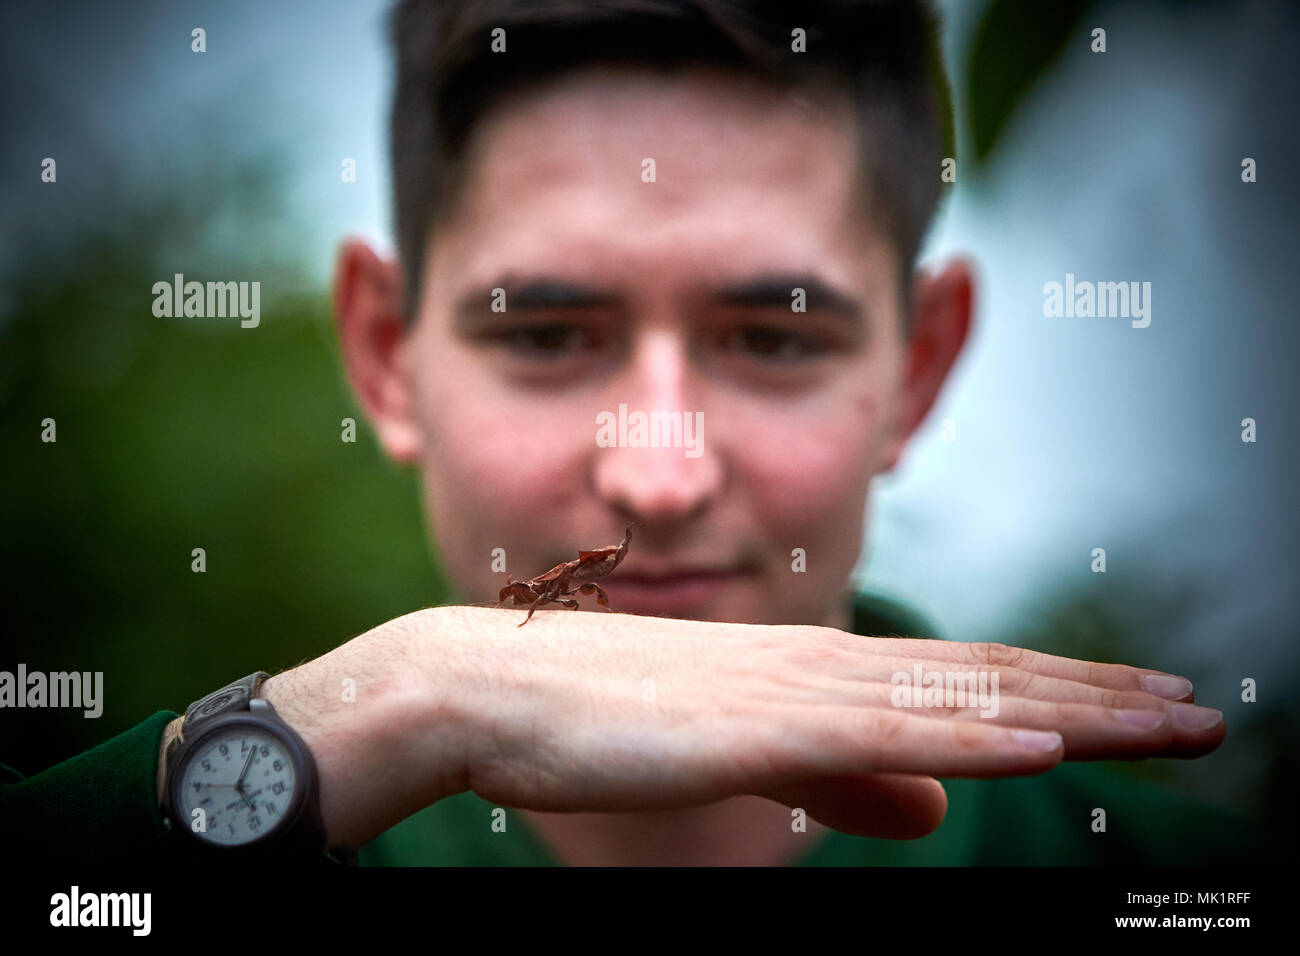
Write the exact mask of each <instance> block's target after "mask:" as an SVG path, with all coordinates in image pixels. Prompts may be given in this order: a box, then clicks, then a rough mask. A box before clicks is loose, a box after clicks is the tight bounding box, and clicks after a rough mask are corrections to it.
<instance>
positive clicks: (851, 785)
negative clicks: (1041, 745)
mask: <svg viewBox="0 0 1300 956" xmlns="http://www.w3.org/2000/svg"><path fill="white" fill-rule="evenodd" d="M756 796H759V797H763V798H765V799H768V800H775V801H776V802H777V803H783V804H785V805H786V806H787V807H791V808H802V809H803V810H805V811H807V813H808V815H809V816H810V817H812V818H813V819H814V820H816V821H817V822H818V823H822V824H825V825H826V826H828V827H830V828H831V829H832V830H838V831H840V832H841V833H848V834H851V835H853V836H864V837H880V838H882V839H887V840H915V839H917V838H918V837H923V836H925V835H926V834H928V833H933V832H934V831H935V830H936V829H937V828H938V826H939V824H940V823H942V822H943V818H944V815H945V814H947V812H948V794H947V793H945V792H944V789H943V784H941V783H940V782H939V781H938V780H936V779H935V778H934V777H926V776H919V775H916V774H905V773H876V774H871V775H869V776H865V777H814V778H811V779H809V780H800V781H797V782H795V783H788V784H783V785H781V786H779V787H772V788H769V789H767V790H764V791H762V792H761V793H758V794H756Z"/></svg>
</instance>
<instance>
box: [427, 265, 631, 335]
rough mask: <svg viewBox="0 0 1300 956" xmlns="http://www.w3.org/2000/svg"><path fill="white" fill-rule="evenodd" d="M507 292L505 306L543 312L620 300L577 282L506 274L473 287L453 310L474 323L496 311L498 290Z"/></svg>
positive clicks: (462, 319) (460, 318)
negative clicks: (495, 301)
mask: <svg viewBox="0 0 1300 956" xmlns="http://www.w3.org/2000/svg"><path fill="white" fill-rule="evenodd" d="M497 289H501V290H503V291H504V292H505V308H506V312H507V313H509V312H510V311H512V310H515V309H520V310H524V309H527V310H530V311H541V310H546V309H557V310H562V309H592V308H608V307H611V306H613V305H616V304H617V303H618V296H617V295H615V294H614V293H612V292H608V291H602V290H599V289H595V288H592V287H590V286H585V285H581V284H579V283H576V282H568V281H565V280H561V279H545V278H534V279H525V280H519V279H515V278H512V277H509V276H502V277H501V278H500V279H498V280H496V281H495V282H492V283H489V284H487V285H483V286H478V287H476V288H473V289H470V290H469V291H468V292H466V293H465V294H464V295H462V296H461V297H460V298H459V299H457V300H456V305H455V307H454V308H453V310H452V315H453V316H454V317H455V319H456V321H457V322H458V323H459V324H461V325H464V326H472V325H475V324H477V323H478V322H480V321H482V320H483V319H484V318H485V316H490V315H491V314H492V309H491V306H492V302H493V300H494V298H495V296H496V290H497Z"/></svg>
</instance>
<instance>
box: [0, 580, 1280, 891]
mask: <svg viewBox="0 0 1300 956" xmlns="http://www.w3.org/2000/svg"><path fill="white" fill-rule="evenodd" d="M854 631H855V632H856V633H859V634H863V635H891V634H906V635H913V636H916V635H928V634H930V633H932V632H931V631H930V629H929V628H928V627H927V626H926V624H925V622H924V621H922V620H920V619H919V618H917V617H916V616H915V615H913V614H911V613H910V612H909V611H907V610H906V609H905V608H902V607H900V606H899V605H896V604H893V603H892V602H888V601H885V600H883V599H880V598H873V597H867V596H862V597H859V598H858V599H857V602H856V603H855V606H854ZM177 716H178V715H177V714H176V713H174V712H172V711H167V710H161V711H158V712H157V713H155V714H153V715H152V716H150V717H148V718H147V719H145V720H144V721H142V722H141V723H140V724H138V725H136V726H135V727H133V728H131V729H130V730H127V731H125V732H123V733H121V734H119V735H118V736H116V737H113V738H112V739H110V740H107V741H105V742H104V743H102V744H100V745H98V746H96V747H93V748H91V749H90V750H88V751H86V752H85V753H81V754H78V755H77V756H75V757H72V758H70V759H68V760H65V761H63V762H62V763H59V764H56V765H55V766H53V767H50V768H49V769H47V770H45V771H42V772H41V773H38V774H36V775H35V776H33V777H30V778H24V777H23V775H22V774H20V773H18V772H17V771H16V770H13V769H12V768H10V767H8V766H6V765H4V764H0V841H2V842H0V845H3V846H4V847H5V848H6V850H12V851H14V855H13V856H12V857H11V859H18V858H22V857H25V858H27V859H30V860H32V861H33V862H57V861H70V860H81V861H102V862H105V863H130V864H136V865H158V866H164V865H168V864H171V863H175V862H179V861H180V858H179V857H178V856H177V850H176V847H175V844H174V842H173V841H172V840H170V839H169V838H168V835H167V833H166V830H165V829H164V828H163V825H162V817H161V813H160V811H159V808H158V805H157V797H156V790H155V776H156V773H157V764H158V753H159V748H160V746H161V744H162V734H163V731H164V729H165V728H166V726H167V724H168V723H170V722H171V721H172V720H173V719H174V718H176V717H177ZM943 783H944V787H945V789H946V790H947V792H948V813H947V816H946V817H945V818H944V821H943V823H942V824H941V825H940V826H939V828H938V829H937V830H936V831H934V832H933V833H931V834H930V835H929V836H926V837H923V838H921V839H919V840H881V839H872V838H866V837H857V836H849V835H847V834H844V833H839V832H835V831H831V832H829V833H825V834H822V835H813V834H809V848H808V851H807V852H806V853H805V854H804V856H803V857H801V858H800V859H799V860H798V861H797V863H796V865H799V866H865V865H884V866H910V865H940V866H967V865H975V866H981V865H983V866H988V865H992V866H998V865H1026V866H1040V865H1048V866H1051V865H1081V864H1082V865H1087V864H1115V865H1143V864H1158V865H1179V864H1184V865H1187V864H1191V865H1195V864H1250V863H1275V862H1280V856H1279V854H1278V852H1277V851H1276V849H1275V848H1276V847H1277V846H1278V845H1279V841H1277V840H1276V839H1275V838H1274V836H1273V835H1272V834H1270V833H1268V832H1267V831H1264V830H1263V829H1262V828H1260V827H1258V826H1255V825H1252V824H1251V823H1250V822H1249V821H1247V820H1245V819H1243V818H1241V817H1239V816H1237V815H1235V814H1233V813H1230V812H1227V811H1224V810H1220V809H1216V808H1214V807H1211V806H1207V805H1205V804H1203V803H1200V802H1198V801H1196V800H1193V799H1190V798H1188V797H1186V796H1184V795H1181V794H1179V793H1175V792H1173V791H1170V790H1168V789H1165V788H1161V787H1157V786H1155V785H1152V784H1149V783H1146V782H1144V781H1140V780H1136V779H1133V778H1130V777H1126V776H1124V775H1123V774H1121V773H1120V772H1118V771H1117V770H1116V769H1115V768H1113V767H1111V766H1109V765H1107V764H1103V763H1062V764H1060V765H1059V766H1057V767H1055V768H1054V769H1052V770H1050V771H1048V772H1047V773H1045V774H1040V775H1038V776H1035V777H1008V778H1000V779H992V780H984V779H981V780H970V779H956V778H954V779H945V780H944V781H943ZM1098 807H1100V808H1102V809H1104V810H1105V811H1106V832H1104V833H1096V832H1093V829H1092V821H1093V816H1094V814H1093V811H1094V809H1095V808H1098ZM494 809H495V807H494V805H493V804H491V803H489V802H488V801H486V800H483V799H482V798H481V797H479V796H478V795H477V794H475V793H473V792H467V793H462V794H459V795H457V796H454V797H448V798H446V799H444V800H440V801H438V802H437V803H436V804H434V805H433V806H430V807H426V808H424V809H423V810H421V811H419V812H417V813H414V814H412V815H411V816H410V817H407V818H406V819H405V820H403V821H402V822H401V823H399V824H397V825H396V826H394V827H391V828H390V829H388V830H387V831H385V832H384V833H382V834H380V835H379V836H378V837H376V838H375V839H374V840H372V841H371V842H370V843H368V844H367V845H366V846H364V847H363V848H362V849H361V852H360V855H359V859H360V863H361V865H362V866H409V865H447V866H462V865H471V866H483V865H486V866H516V865H525V866H554V865H557V861H556V860H555V858H554V857H553V856H552V855H551V853H550V852H549V850H548V849H547V848H546V847H545V845H544V844H543V843H542V842H541V841H540V840H539V839H538V838H537V837H536V836H535V835H534V834H533V833H532V832H531V831H530V830H529V828H528V825H527V823H526V822H525V821H524V819H523V818H522V817H521V816H520V815H519V814H517V813H516V814H511V813H509V811H508V810H507V813H506V815H505V823H506V829H505V832H496V830H495V829H494V827H493V825H492V824H493V820H494V817H493V810H494ZM498 816H499V815H498ZM7 855H8V854H7Z"/></svg>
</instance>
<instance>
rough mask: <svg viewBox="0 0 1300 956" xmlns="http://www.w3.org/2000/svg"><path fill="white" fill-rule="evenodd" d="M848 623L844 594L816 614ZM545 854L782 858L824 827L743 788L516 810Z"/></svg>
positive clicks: (680, 860) (643, 861)
mask: <svg viewBox="0 0 1300 956" xmlns="http://www.w3.org/2000/svg"><path fill="white" fill-rule="evenodd" d="M823 623H824V625H825V626H826V627H835V628H839V629H840V630H842V631H852V629H853V604H852V601H851V599H850V598H848V597H846V599H845V600H843V601H840V602H838V603H837V604H836V605H835V607H833V608H832V609H831V611H830V613H828V614H827V616H826V620H825V621H824V622H823ZM519 812H520V813H522V814H523V816H524V821H525V823H526V824H527V825H528V827H529V828H530V829H531V830H532V832H533V833H534V834H535V835H536V836H537V837H538V839H540V840H541V841H542V843H543V844H545V846H546V848H547V849H548V850H549V851H550V853H551V855H552V856H553V857H555V858H556V859H558V860H559V861H560V862H561V863H563V864H565V865H568V866H782V865H786V864H789V863H794V862H797V861H798V860H800V859H803V858H804V857H806V856H807V855H808V854H809V853H810V852H812V849H813V847H815V846H817V845H818V843H820V841H821V839H822V837H824V836H825V835H826V834H827V833H828V832H829V828H827V827H825V826H823V825H822V824H820V823H818V822H817V821H815V820H813V819H811V818H807V819H806V820H805V824H806V828H807V829H806V830H804V831H799V830H796V829H795V827H794V826H793V823H794V819H795V818H794V816H793V811H792V810H791V809H790V808H789V807H787V806H784V805H782V804H779V803H775V802H774V801H771V800H764V799H763V798H761V797H755V796H743V797H733V798H731V799H729V800H723V801H721V802H720V803H712V804H709V805H707V806H702V807H691V808H689V809H686V810H664V811H660V812H655V813H539V812H537V811H534V810H521V811H519Z"/></svg>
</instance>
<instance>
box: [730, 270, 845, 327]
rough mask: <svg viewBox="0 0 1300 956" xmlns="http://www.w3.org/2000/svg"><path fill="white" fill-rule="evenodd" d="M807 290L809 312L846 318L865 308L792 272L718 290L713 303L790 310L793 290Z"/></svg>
mask: <svg viewBox="0 0 1300 956" xmlns="http://www.w3.org/2000/svg"><path fill="white" fill-rule="evenodd" d="M795 289H802V290H803V291H804V305H805V307H806V308H807V310H808V311H809V312H813V311H817V312H828V313H830V314H832V315H839V316H842V317H843V318H846V319H852V320H858V319H861V317H862V307H861V306H860V305H859V303H858V300H857V299H855V298H854V297H853V296H850V295H847V294H845V293H843V292H840V291H839V290H838V289H836V288H835V287H834V286H832V285H831V284H830V283H828V282H824V281H822V280H821V279H819V278H818V277H817V276H815V275H810V274H799V273H792V274H788V275H763V276H756V277H755V278H753V279H747V280H745V281H743V282H738V283H734V284H731V285H725V286H721V287H719V288H717V289H715V290H714V291H713V293H712V295H711V298H712V300H713V301H714V302H717V303H719V304H721V305H727V306H732V307H735V308H748V309H769V308H784V309H788V308H790V304H791V303H792V302H793V301H794V290H795Z"/></svg>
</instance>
